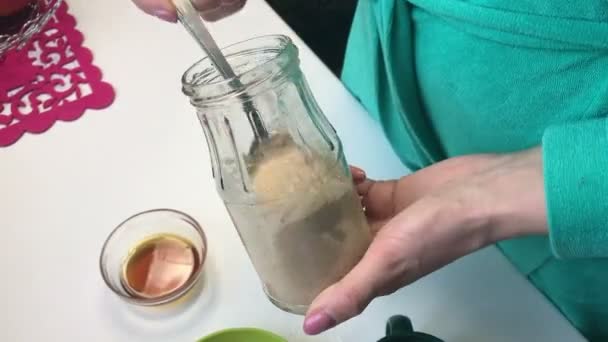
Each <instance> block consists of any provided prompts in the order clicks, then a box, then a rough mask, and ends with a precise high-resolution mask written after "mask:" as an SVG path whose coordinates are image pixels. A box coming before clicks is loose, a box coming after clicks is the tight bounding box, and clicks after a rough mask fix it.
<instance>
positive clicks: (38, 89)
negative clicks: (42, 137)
mask: <svg viewBox="0 0 608 342" xmlns="http://www.w3.org/2000/svg"><path fill="white" fill-rule="evenodd" d="M83 39H84V38H83V35H82V33H81V32H80V31H78V30H77V29H76V20H75V19H74V17H73V16H71V15H70V14H69V13H68V5H67V3H66V2H65V1H64V2H63V3H62V4H61V5H60V7H59V9H58V10H57V12H56V13H55V15H54V17H53V18H51V20H49V22H48V23H47V24H46V26H45V27H44V28H43V29H42V30H41V31H40V32H39V33H37V34H36V35H34V36H33V37H32V38H31V40H30V41H29V42H28V43H27V45H26V46H25V47H24V48H23V49H21V50H19V51H13V52H10V53H8V54H7V55H6V56H5V58H4V60H0V147H3V146H9V145H11V144H13V143H15V142H16V141H17V140H19V138H20V137H21V136H23V135H24V134H25V133H26V132H29V133H42V132H45V131H46V130H48V129H49V128H50V127H51V126H53V124H54V123H55V122H56V121H73V120H76V119H78V118H79V117H81V116H82V115H83V114H84V112H85V111H86V110H87V109H101V108H105V107H107V106H109V105H110V104H112V102H113V101H114V96H115V93H114V90H113V89H112V86H110V85H109V84H108V83H106V82H103V81H102V75H101V71H100V70H99V69H98V68H97V67H96V66H94V65H93V54H92V53H91V51H90V50H89V49H87V48H85V47H83V46H82V42H83Z"/></svg>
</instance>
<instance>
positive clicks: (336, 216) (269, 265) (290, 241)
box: [227, 136, 371, 313]
mask: <svg viewBox="0 0 608 342" xmlns="http://www.w3.org/2000/svg"><path fill="white" fill-rule="evenodd" d="M273 139H274V140H271V141H270V142H269V143H267V144H265V145H259V146H258V148H260V149H262V150H261V151H260V153H259V154H258V156H257V158H256V160H255V166H254V168H253V169H252V183H253V191H254V192H255V195H256V198H257V203H256V204H255V205H251V204H249V205H242V204H227V207H228V209H229V212H230V214H231V216H232V218H233V220H234V221H235V224H236V226H237V229H238V231H239V235H240V236H241V239H242V241H243V243H244V245H245V247H246V249H247V252H248V253H249V256H250V258H251V260H252V262H253V264H254V266H255V268H256V271H257V272H258V274H259V275H260V278H261V279H262V281H263V283H264V286H265V290H266V292H267V294H268V295H269V296H270V297H271V300H273V301H274V302H275V304H277V305H278V306H279V307H282V308H284V309H286V310H288V311H292V312H295V313H304V312H305V310H306V308H307V307H308V305H309V304H310V303H311V302H312V300H313V299H314V298H315V297H316V296H317V295H318V294H319V293H320V292H321V291H322V290H323V289H325V288H326V287H328V286H330V285H331V284H333V283H335V282H336V281H338V280H339V279H340V278H342V277H343V276H344V275H345V274H346V273H347V272H348V271H349V270H351V269H352V267H354V265H356V263H357V262H358V261H359V260H360V259H361V257H362V256H363V254H364V253H365V251H366V250H367V247H368V246H369V243H370V241H371V234H370V230H369V227H368V225H367V221H366V219H365V215H364V214H363V212H362V209H361V205H360V203H359V198H358V195H357V194H356V192H355V191H354V187H353V184H352V180H351V179H350V175H349V174H348V172H346V170H345V169H344V167H345V166H344V165H342V164H341V163H339V162H338V161H337V158H336V157H335V156H332V155H331V154H328V156H321V155H319V154H316V153H314V152H310V151H305V150H304V149H303V148H301V147H300V146H298V145H296V144H295V143H294V142H293V141H292V140H291V139H290V138H289V137H285V136H278V137H275V138H273Z"/></svg>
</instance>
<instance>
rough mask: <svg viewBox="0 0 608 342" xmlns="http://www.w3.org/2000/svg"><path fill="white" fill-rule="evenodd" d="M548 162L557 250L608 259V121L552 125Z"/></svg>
mask: <svg viewBox="0 0 608 342" xmlns="http://www.w3.org/2000/svg"><path fill="white" fill-rule="evenodd" d="M543 164H544V166H543V168H544V177H545V194H546V201H547V215H548V223H549V236H550V241H551V247H552V249H553V254H555V256H556V257H558V258H561V259H571V258H600V257H608V120H607V119H596V120H588V121H583V122H579V123H573V124H565V125H561V126H554V127H550V128H548V129H547V130H546V131H545V133H544V136H543Z"/></svg>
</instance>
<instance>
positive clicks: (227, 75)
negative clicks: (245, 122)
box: [173, 0, 268, 146]
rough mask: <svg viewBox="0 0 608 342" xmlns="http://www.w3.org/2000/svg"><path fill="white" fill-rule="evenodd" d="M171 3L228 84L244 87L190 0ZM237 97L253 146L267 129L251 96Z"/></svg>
mask: <svg viewBox="0 0 608 342" xmlns="http://www.w3.org/2000/svg"><path fill="white" fill-rule="evenodd" d="M173 5H174V6H175V9H176V10H177V17H178V18H179V21H180V22H181V23H182V25H184V27H185V28H186V30H187V31H188V32H189V33H190V35H191V36H192V38H194V40H195V41H196V42H197V43H198V45H199V46H200V47H201V48H202V49H203V50H204V51H205V53H206V54H207V56H209V59H210V60H211V62H212V63H213V65H214V66H215V67H216V68H217V70H218V72H219V73H220V75H222V77H223V78H224V79H226V80H229V81H230V85H231V86H232V87H233V89H235V90H241V89H243V88H244V86H243V84H242V83H241V81H240V80H239V78H238V77H237V75H236V74H235V72H234V70H232V67H231V66H230V64H229V63H228V61H227V60H226V57H224V55H223V54H222V51H221V50H220V48H219V47H218V45H217V44H216V42H215V40H213V37H212V36H211V34H210V33H209V30H207V27H205V24H204V22H203V19H202V18H201V16H200V14H199V13H198V11H197V10H196V9H195V8H194V6H193V5H192V3H191V2H190V0H173ZM239 97H240V98H241V100H242V101H243V110H244V111H245V113H246V114H247V118H248V119H249V123H250V125H251V127H252V129H253V131H254V134H255V138H256V139H255V141H254V146H256V145H257V144H258V143H259V140H261V139H265V138H268V131H267V130H266V127H264V123H263V121H262V120H261V118H260V113H259V112H258V111H257V110H256V109H255V107H254V106H253V102H252V101H251V97H249V95H247V93H245V92H242V93H241V94H240V95H239Z"/></svg>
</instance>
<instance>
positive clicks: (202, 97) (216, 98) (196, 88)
mask: <svg viewBox="0 0 608 342" xmlns="http://www.w3.org/2000/svg"><path fill="white" fill-rule="evenodd" d="M221 50H222V53H223V54H224V56H225V57H226V59H227V60H228V61H229V62H230V61H231V60H234V59H235V58H239V57H251V56H254V55H258V56H261V55H264V54H265V55H266V59H262V60H261V61H259V62H256V63H253V64H254V65H253V66H248V67H247V68H245V70H244V71H243V70H239V66H238V65H234V64H233V63H231V64H232V67H233V69H234V71H235V73H236V74H237V76H236V77H234V78H230V79H224V78H222V77H221V76H220V74H219V73H218V72H217V69H216V68H215V66H214V65H213V63H212V62H211V60H210V59H209V57H207V56H206V57H204V58H202V59H200V60H199V61H197V62H196V63H194V64H193V65H192V66H190V67H189V68H188V69H187V70H186V71H185V72H184V74H183V75H182V91H183V93H184V94H186V95H187V96H189V97H190V98H191V100H192V102H193V104H195V105H203V104H204V105H205V106H207V105H213V104H217V103H219V102H220V101H224V100H226V99H229V98H236V97H238V96H239V95H242V94H243V93H245V92H246V93H248V94H249V95H252V93H254V92H255V93H257V92H259V90H260V89H259V88H260V87H259V86H260V85H262V84H265V83H267V82H268V81H269V80H271V79H275V78H276V77H278V76H280V75H281V74H285V71H287V70H286V69H287V67H288V66H289V65H290V64H293V63H294V62H295V63H297V56H298V50H297V48H296V46H295V45H294V44H293V41H292V40H291V38H289V37H288V36H285V35H280V34H274V35H263V36H257V37H253V38H250V39H246V40H243V41H240V42H237V43H233V44H230V45H227V46H225V47H222V48H221ZM280 61H283V63H281V62H280ZM236 79H238V80H239V81H240V86H239V88H238V89H237V88H235V87H234V86H233V84H234V83H233V82H234V81H235V80H236Z"/></svg>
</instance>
